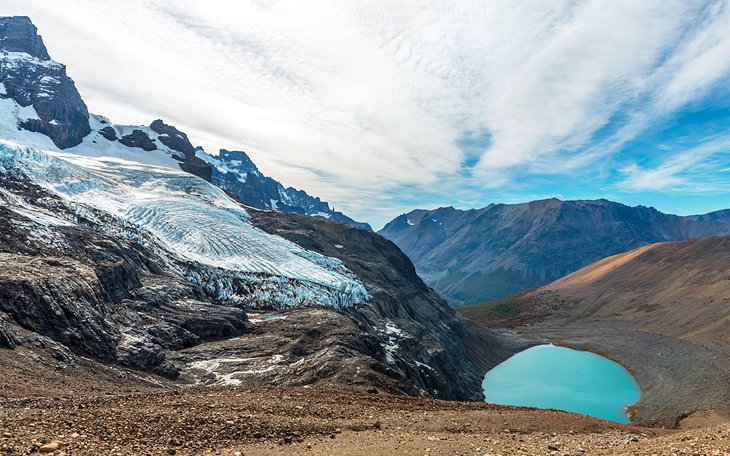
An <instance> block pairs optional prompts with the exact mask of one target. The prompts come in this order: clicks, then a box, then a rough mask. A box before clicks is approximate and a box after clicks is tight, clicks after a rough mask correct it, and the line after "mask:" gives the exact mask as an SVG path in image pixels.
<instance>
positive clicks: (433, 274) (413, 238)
mask: <svg viewBox="0 0 730 456" xmlns="http://www.w3.org/2000/svg"><path fill="white" fill-rule="evenodd" d="M378 233H379V234H381V235H383V236H385V237H387V238H389V239H391V240H392V241H393V242H395V243H396V244H397V245H398V246H399V247H400V248H401V249H402V250H403V251H404V252H405V253H406V254H407V255H408V256H409V257H410V258H411V260H412V261H413V262H414V264H415V265H416V268H417V269H418V271H419V273H420V274H421V276H422V277H424V278H425V280H426V282H427V283H429V284H430V285H431V286H433V287H434V288H435V289H436V290H437V291H439V292H440V293H442V295H445V296H447V297H449V298H450V299H451V301H452V303H455V304H457V305H458V304H459V303H466V304H469V303H477V302H482V301H490V300H495V299H499V298H502V297H505V296H509V295H512V294H515V293H518V292H521V291H525V290H528V289H531V288H537V287H538V286H541V285H544V284H546V283H549V282H550V281H552V280H555V279H558V278H559V277H562V276H564V275H566V274H568V273H571V272H573V271H575V270H577V269H579V268H580V267H582V266H585V265H587V264H590V263H591V262H593V261H596V260H599V259H601V258H604V257H606V256H609V255H612V254H616V253H620V252H623V251H627V250H630V249H632V248H635V247H639V246H641V245H646V244H650V243H654V242H660V241H672V240H683V239H690V238H696V237H705V236H711V235H724V234H730V225H728V224H726V223H721V222H720V221H715V220H703V219H698V220H695V219H693V218H692V217H682V216H677V215H671V214H664V213H662V212H660V211H658V210H656V209H654V208H650V207H645V206H635V207H630V206H626V205H624V204H621V203H614V202H611V201H608V200H606V199H598V200H575V201H562V200H559V199H557V198H550V199H544V200H537V201H531V202H528V203H520V204H490V205H488V206H485V207H483V208H481V209H469V210H459V209H455V208H453V207H442V208H438V209H434V210H414V211H411V212H409V213H407V214H402V215H400V216H398V217H396V218H395V219H393V220H392V221H391V222H390V223H388V224H387V225H386V226H385V227H384V228H383V229H382V230H380V231H379V232H378Z"/></svg>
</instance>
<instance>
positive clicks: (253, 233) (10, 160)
mask: <svg viewBox="0 0 730 456" xmlns="http://www.w3.org/2000/svg"><path fill="white" fill-rule="evenodd" d="M82 147H83V146H82ZM90 149H92V148H91V147H89V148H88V149H86V150H85V151H84V152H86V153H85V154H83V155H79V154H76V153H68V152H60V151H54V150H45V151H43V150H40V149H38V148H33V147H26V146H23V145H19V144H17V143H14V142H12V141H7V140H0V172H5V173H10V174H13V175H15V176H19V177H23V178H26V179H29V180H30V181H32V182H33V183H35V184H36V185H38V186H40V187H42V188H44V189H45V190H47V191H49V192H51V193H53V194H55V195H58V196H60V197H62V198H63V199H64V200H66V201H68V202H69V204H70V205H71V206H72V207H74V208H76V210H77V211H79V212H81V211H84V210H85V209H86V210H88V208H93V209H95V210H98V211H102V212H104V213H107V214H109V215H110V216H112V217H114V218H115V219H116V220H118V221H119V222H121V223H122V225H125V224H126V225H129V226H131V227H134V228H135V229H130V230H129V233H127V234H128V235H129V236H138V234H136V233H142V235H141V236H142V238H143V239H141V241H142V242H143V243H144V242H147V243H150V244H152V245H155V246H157V247H158V248H161V249H163V250H164V251H165V252H166V254H167V256H169V258H171V261H173V262H175V263H176V264H177V265H178V266H177V269H178V270H179V271H180V273H181V274H183V275H184V276H185V277H186V278H187V279H188V281H189V282H191V283H195V284H197V285H199V286H201V287H202V288H203V289H204V290H205V291H206V292H207V293H208V294H210V295H212V296H213V297H215V298H216V299H220V300H226V301H229V302H232V303H236V304H240V305H242V306H253V307H255V306H267V305H274V306H275V307H279V308H286V307H294V306H299V305H311V304H320V305H329V306H333V307H349V306H353V305H355V304H358V303H361V302H364V301H366V300H367V299H368V293H367V291H366V290H365V287H364V286H363V284H362V283H361V282H360V281H359V280H358V279H357V278H356V277H355V275H354V274H352V273H351V272H350V271H349V270H348V269H347V268H346V267H345V265H344V264H343V263H342V262H341V261H340V260H338V259H335V258H329V257H325V256H323V255H321V254H319V253H315V252H311V251H308V250H305V249H303V248H302V247H300V246H298V245H296V244H294V243H292V242H290V241H287V240H285V239H283V238H281V237H279V236H275V235H271V234H268V233H265V232H263V231H261V230H260V229H258V228H256V227H254V226H253V225H252V224H251V222H250V216H249V215H248V213H247V212H246V210H245V208H244V207H242V206H241V205H240V204H239V203H237V202H235V201H233V200H232V199H231V198H230V197H228V195H226V194H225V192H223V191H222V190H221V189H219V188H217V187H215V186H213V185H211V184H210V183H208V182H206V181H204V180H203V179H200V178H198V177H196V176H194V175H191V174H188V173H185V172H183V171H181V170H175V169H172V168H171V167H165V166H156V165H154V164H142V163H138V162H135V161H130V160H126V159H123V158H121V157H120V156H118V155H116V154H104V153H103V152H102V155H103V156H91V154H90V153H89V152H90ZM157 153H158V154H159V151H158V152H157ZM125 158H127V157H125ZM128 158H132V157H128ZM5 199H6V201H8V204H10V203H11V202H12V199H10V198H5ZM15 206H18V207H17V209H18V211H22V212H28V211H29V210H30V209H31V208H28V207H21V205H20V204H17V201H16V204H15ZM37 214H38V216H37V217H44V215H41V213H40V212H37ZM44 220H45V221H46V223H52V222H53V221H52V220H50V219H48V218H47V217H46V218H44Z"/></svg>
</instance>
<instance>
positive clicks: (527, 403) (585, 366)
mask: <svg viewBox="0 0 730 456" xmlns="http://www.w3.org/2000/svg"><path fill="white" fill-rule="evenodd" d="M482 387H483V388H484V395H485V397H486V401H487V402H489V403H492V404H501V405H519V406H524V407H537V408H552V409H558V410H565V411H568V412H573V413H580V414H582V415H589V416H595V417H598V418H603V419H605V420H611V421H616V422H619V423H628V421H629V420H628V417H627V415H626V409H625V407H626V406H627V405H631V404H634V403H635V402H637V401H638V400H639V398H640V397H641V390H640V389H639V385H638V384H637V383H636V381H635V380H634V378H633V377H632V376H631V374H630V373H629V372H628V371H627V370H626V369H624V368H623V367H621V366H620V365H619V364H616V363H615V362H613V361H611V360H609V359H606V358H604V357H602V356H599V355H596V354H594V353H590V352H586V351H578V350H572V349H569V348H565V347H558V346H555V345H538V346H537V347H532V348H529V349H527V350H525V351H522V352H520V353H517V354H516V355H514V356H513V357H511V358H509V359H508V360H506V361H504V362H503V363H501V364H499V365H498V366H496V367H495V368H494V369H492V370H490V371H489V372H487V374H486V375H485V376H484V382H483V383H482Z"/></svg>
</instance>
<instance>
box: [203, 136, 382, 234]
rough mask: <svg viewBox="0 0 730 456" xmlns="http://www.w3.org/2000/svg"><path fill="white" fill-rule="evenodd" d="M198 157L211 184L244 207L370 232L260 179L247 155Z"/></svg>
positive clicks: (296, 193)
mask: <svg viewBox="0 0 730 456" xmlns="http://www.w3.org/2000/svg"><path fill="white" fill-rule="evenodd" d="M198 155H199V156H200V157H201V158H202V159H203V160H205V161H206V162H207V163H208V164H209V165H210V168H211V170H212V175H211V182H212V183H213V185H215V186H217V187H220V188H222V189H224V190H225V191H227V192H228V193H230V194H231V195H233V196H235V197H236V198H237V199H238V200H239V201H241V202H243V203H244V204H246V205H249V206H253V207H255V208H258V209H268V210H274V211H281V212H289V213H294V214H306V215H314V216H318V217H324V218H327V219H330V220H334V221H336V222H342V223H347V224H349V225H353V226H356V227H358V228H362V229H366V230H371V228H370V225H368V224H367V223H360V222H356V221H354V220H353V219H351V218H350V217H347V216H346V215H344V214H343V213H342V212H337V211H335V210H334V209H331V208H330V206H329V204H328V203H327V202H325V201H322V200H320V199H319V198H317V197H313V196H310V195H308V194H307V193H306V192H304V191H302V190H297V189H295V188H292V187H288V188H285V187H284V186H283V185H282V184H281V183H280V182H278V181H276V180H274V179H272V178H270V177H267V176H264V175H263V174H262V173H261V172H260V171H259V169H258V168H257V167H256V165H255V164H254V163H253V161H251V159H250V158H249V157H248V155H247V154H246V153H245V152H242V151H229V150H225V149H221V151H220V153H219V154H218V155H217V156H211V155H208V154H206V153H205V152H204V151H203V150H202V149H198Z"/></svg>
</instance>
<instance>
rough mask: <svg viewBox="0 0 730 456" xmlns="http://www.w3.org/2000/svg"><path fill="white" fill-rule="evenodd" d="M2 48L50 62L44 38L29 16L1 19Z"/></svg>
mask: <svg viewBox="0 0 730 456" xmlns="http://www.w3.org/2000/svg"><path fill="white" fill-rule="evenodd" d="M0 48H2V49H4V50H6V51H9V52H24V53H26V54H28V55H31V56H33V57H37V58H39V59H41V60H50V59H51V57H50V56H49V55H48V50H47V49H46V46H45V45H44V44H43V38H41V36H40V35H38V29H37V28H36V26H35V25H33V22H32V21H31V20H30V18H29V17H28V16H10V17H0Z"/></svg>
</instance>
